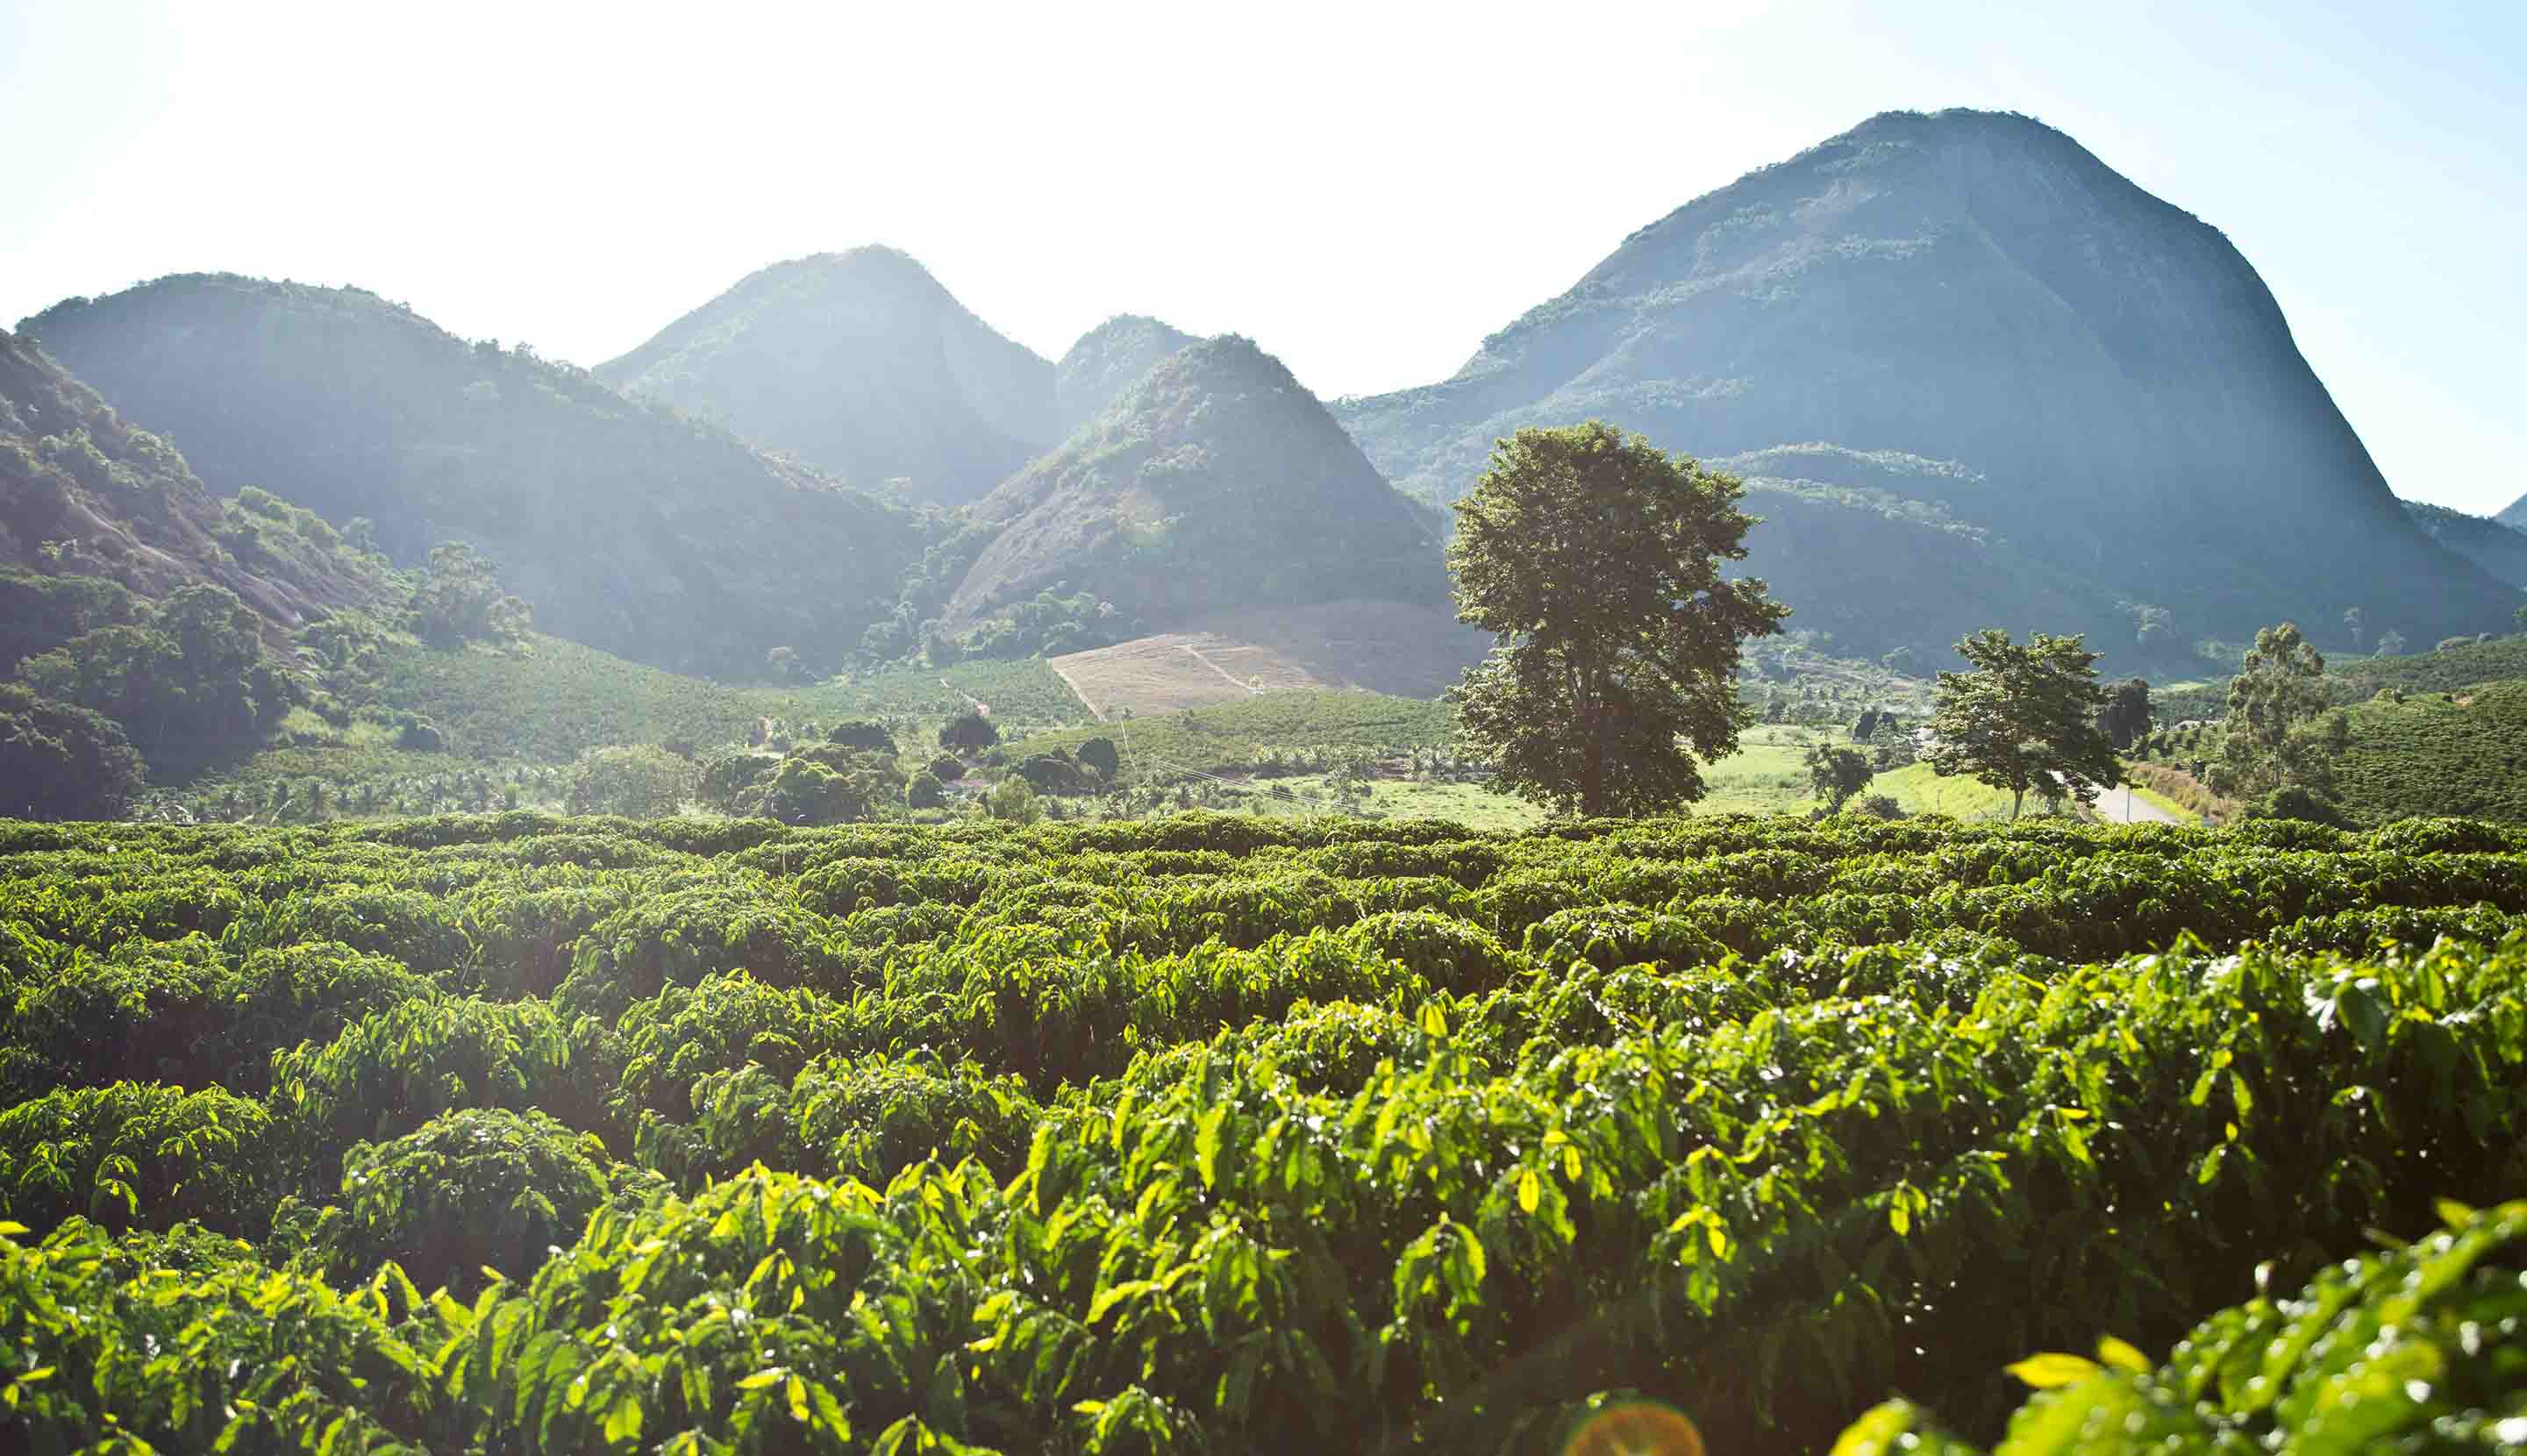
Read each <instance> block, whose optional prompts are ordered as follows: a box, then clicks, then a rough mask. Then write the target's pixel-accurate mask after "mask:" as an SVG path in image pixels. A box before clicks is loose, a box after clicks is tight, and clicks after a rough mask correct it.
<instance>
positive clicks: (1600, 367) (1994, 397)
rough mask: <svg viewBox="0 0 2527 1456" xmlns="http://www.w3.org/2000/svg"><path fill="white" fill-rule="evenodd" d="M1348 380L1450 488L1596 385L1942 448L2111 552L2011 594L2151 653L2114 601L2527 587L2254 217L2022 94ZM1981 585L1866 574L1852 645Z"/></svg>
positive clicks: (1589, 400) (1386, 455)
mask: <svg viewBox="0 0 2527 1456" xmlns="http://www.w3.org/2000/svg"><path fill="white" fill-rule="evenodd" d="M1339 413H1340V414H1341V416H1342V418H1343V419H1344V421H1345V423H1346V424H1347V425H1348V426H1349V427H1350V428H1351V430H1352V431H1353V433H1354V434H1355V436H1356V437H1357V438H1358V439H1359V440H1360V441H1361V442H1362V444H1363V445H1364V447H1365V448H1366V449H1367V452H1368V455H1369V457H1370V458H1371V459H1372V460H1374V461H1375V462H1376V463H1377V465H1378V467H1379V468H1380V469H1381V470H1383V471H1385V472H1386V474H1387V475H1388V477H1389V478H1390V479H1392V480H1394V481H1395V482H1396V483H1397V484H1398V485H1399V486H1401V487H1403V488H1405V489H1407V490H1413V491H1422V492H1428V493H1431V494H1437V495H1439V496H1441V497H1443V498H1446V497H1453V496H1455V495H1458V494H1462V493H1463V492H1464V491H1465V490H1466V489H1467V488H1468V486H1469V485H1470V483H1471V481H1472V480H1473V478H1474V476H1475V474H1476V473H1477V472H1478V471H1479V470H1480V469H1481V466H1482V463H1483V461H1484V458H1485V457H1486V455H1487V453H1488V451H1489V448H1490V444H1491V442H1492V440H1493V439H1494V438H1495V437H1497V436H1499V435H1502V434H1506V433H1508V432H1509V431H1511V430H1513V429H1515V428H1516V427H1518V426H1521V425H1526V424H1566V423H1571V422H1573V421H1577V420H1580V419H1584V418H1587V417H1590V416H1598V417H1602V418H1605V419H1609V420H1614V421H1618V422H1621V423H1623V424H1624V425H1625V426H1627V427H1631V428H1637V429H1640V430H1642V431H1644V432H1645V433H1647V434H1648V435H1649V436H1650V437H1651V438H1652V439H1653V440H1655V441H1657V442H1659V443H1661V444H1662V445H1665V446H1667V447H1669V448H1672V449H1679V450H1686V451H1690V452H1692V453H1695V454H1697V455H1703V456H1721V455H1736V454H1742V453H1744V452H1748V451H1760V450H1766V449H1770V448H1773V447H1776V446H1781V445H1791V444H1803V443H1812V442H1824V443H1826V444H1828V445H1832V446H1838V447H1842V448H1845V449H1849V450H1852V451H1858V452H1880V451H1899V452H1902V453H1903V454H1905V455H1908V456H1913V457H1918V458H1920V459H1922V460H1926V461H1932V462H1939V463H1940V464H1941V465H1942V467H1943V468H1945V469H1947V470H1948V472H1949V473H1948V475H1947V476H1946V478H1944V479H1942V480H1940V481H1939V482H1937V484H1936V486H1935V487H1934V488H1931V487H1926V488H1924V489H1923V490H1921V491H1920V492H1919V493H1918V494H1913V495H1911V496H1910V497H1908V498H1909V499H1910V500H1913V501H1918V502H1920V503H1922V504H1925V505H1932V504H1935V505H1937V506H1939V507H1941V508H1942V509H1943V511H1944V513H1945V514H1947V515H1950V516H1953V517H1954V518H1956V519H1958V520H1960V521H1962V522H1963V523H1965V524H1968V525H1971V526H1974V527H1976V528H1979V529H1981V530H1983V531H1985V532H1987V533H1989V534H1990V535H1991V536H1992V537H1994V538H1996V539H1998V540H2001V541H2005V542H2007V543H2010V544H2012V545H2013V546H2014V547H2015V549H2016V550H2017V551H2019V552H2021V553H2023V554H2024V556H2026V557H2027V558H2028V559H2031V560H2034V561H2037V562H2041V563H2045V564H2047V565H2049V566H2052V567H2055V568H2058V569H2059V570H2060V571H2062V572H2065V573H2069V574H2072V575H2075V576H2077V577H2078V578H2080V579H2082V580H2084V581H2085V582H2087V583H2089V588H2088V590H2087V591H2086V593H2085V594H2084V595H2085V597H2086V598H2087V599H2088V600H2089V602H2091V603H2092V604H2091V605H2090V606H2089V608H2088V610H2087V612H2086V613H2085V614H2084V615H2081V616H2079V617H2076V618H2073V619H2070V620H2062V619H2058V618H2057V619H2054V620H2051V621H2034V620H2021V621H2015V622H2011V623H2010V625H2012V626H2016V627H2026V626H2044V627H2047V628H2050V629H2054V630H2063V629H2068V630H2085V631H2088V632H2089V634H2090V635H2091V637H2092V639H2093V640H2095V641H2096V642H2098V643H2099V644H2101V645H2104V646H2108V647H2109V648H2112V647H2114V646H2116V645H2117V644H2118V643H2125V644H2133V647H2132V649H2130V650H2128V651H2127V653H2119V654H2118V657H2117V660H2118V661H2124V660H2136V665H2147V661H2148V652H2147V651H2146V650H2141V649H2140V644H2138V643H2137V642H2136V641H2135V638H2136V634H2135V633H2134V632H2133V630H2132V625H2133V624H2132V622H2131V620H2129V619H2127V620H2120V621H2119V620H2117V617H2118V615H2119V612H2118V608H2116V607H2115V606H2114V605H2113V603H2115V602H2118V601H2125V600H2129V601H2131V602H2135V603H2140V604H2146V605H2154V606H2157V607H2160V608H2162V609H2163V610H2164V611H2165V612H2166V613H2168V615H2169V617H2170V623H2169V628H2170V630H2169V631H2168V632H2167V633H2166V634H2165V635H2164V636H2163V637H2162V638H2160V639H2159V641H2161V642H2162V643H2164V644H2165V649H2164V650H2166V651H2169V652H2173V651H2176V650H2181V649H2180V647H2179V645H2180V644H2182V643H2190V642H2192V641H2195V640H2197V639H2200V638H2204V637H2214V636H2216V637H2225V638H2232V639H2235V638H2240V637H2243V636H2245V635H2247V634H2249V633H2250V632H2251V630H2252V628H2253V627H2254V626H2255V625H2257V624H2261V623H2269V622H2272V621H2276V620H2280V619H2283V618H2286V617H2294V618H2297V619H2299V620H2305V621H2316V620H2332V619H2334V618H2336V617H2338V616H2340V615H2341V613H2342V612H2343V610H2344V608H2346V607H2347V606H2351V605H2359V606H2362V607H2363V608H2364V609H2365V610H2366V611H2367V612H2368V614H2369V616H2370V618H2371V620H2372V621H2373V622H2375V623H2377V624H2379V625H2380V627H2382V628H2383V627H2386V626H2396V627H2398V628H2399V629H2400V630H2401V631H2402V632H2403V633H2404V634H2405V635H2406V636H2407V637H2408V638H2411V639H2414V640H2419V641H2429V640H2434V639H2436V638H2438V637H2440V636H2445V635H2449V634H2453V633H2456V632H2459V631H2477V630H2483V629H2485V628H2489V627H2493V626H2497V625H2499V624H2500V622H2501V620H2502V619H2503V618H2505V617H2506V616H2507V614H2508V605H2507V600H2508V597H2509V594H2507V593H2505V592H2504V591H2503V590H2502V589H2501V587H2500V586H2499V585H2498V584H2497V583H2495V582H2493V581H2492V580H2491V579H2490V578H2488V577H2486V576H2485V575H2484V574H2483V573H2482V572H2481V571H2480V570H2478V569H2477V568H2476V567H2474V566H2473V565H2472V564H2471V563H2469V562H2466V561H2464V560H2462V559H2460V558H2458V557H2456V556H2454V555H2452V554H2451V553H2450V552H2448V551H2446V550H2444V549H2442V548H2440V547H2439V546H2435V545H2434V544H2433V543H2431V542H2430V541H2429V540H2428V539H2427V538H2426V537H2425V536H2423V534H2422V533H2421V532H2420V531H2419V530H2418V529H2417V528H2415V527H2414V526H2413V524H2412V523H2411V522H2410V521H2409V520H2407V519H2406V518H2405V517H2404V515H2403V513H2402V512H2401V511H2400V510H2399V509H2398V506H2397V502H2396V500H2395V499H2394V497H2393V496H2392V495H2391V494H2389V493H2388V490H2387V487H2386V483H2385V482H2384V480H2383V479H2381V477H2380V475H2379V473H2378V469H2377V467H2376V466H2375V464H2373V463H2372V462H2371V460H2370V458H2369V454H2368V452H2367V450H2366V449H2365V448H2363V447H2362V445H2361V443H2360V441H2359V438H2358V437H2357V436H2356V435H2355V434H2353V432H2352V430H2351V428H2350V426H2349V425H2348V424H2347V423H2346V422H2345V420H2344V418H2343V416H2342V414H2341V413H2340V412H2339V411H2338V410H2336V408H2335V406H2334V403H2333V401H2332V399H2331V398H2330V397H2329V396H2328V394H2327V393H2326V390H2325V387H2324V386H2323V385H2322V384H2321V383H2320V382H2319V381H2318V380H2317V378H2316V376H2315V375H2314V373H2313V372H2311V371H2310V370H2309V368H2308V366H2307V363H2306V361H2305V360H2304V359H2303V358H2301V357H2300V355H2299V353H2298V350H2297V347H2296V345H2295V343H2294V342H2293V340H2292V338H2291V334H2290V329H2289V326H2288V325H2287V324H2286V323H2285V322H2284V320H2283V318H2282V314H2281V310H2280V308H2279V306H2278V305H2277V304H2275V302H2274V300H2273V298H2272V295H2271V294H2270V292H2268V291H2267V290H2266V289H2265V287H2264V286H2263V283H2262V281H2261V280H2260V279H2258V278H2257V277H2256V275H2255V272H2254V270H2253V269H2252V268H2251V267H2249V266H2248V265H2247V263H2246V261H2245V259H2244V258H2243V257H2241V256H2240V255H2239V253H2238V251H2237V249H2236V248H2234V247H2232V246H2231V245H2230V243H2229V241H2228V239H2227V238H2225V237H2224V236H2222V235H2221V234H2220V233H2219V232H2218V231H2217V230H2216V229H2214V228H2212V227H2210V226H2209V225H2207V224H2205V223H2203V222H2201V221H2199V220H2198V219H2196V218H2193V217H2192V216H2191V215H2189V214H2187V213H2185V212H2182V211H2180V210H2179V209H2177V208H2175V207H2172V206H2170V205H2168V204H2167V203H2165V202H2162V201H2160V200H2159V199H2157V198H2155V197H2152V196H2150V195H2149V194H2148V193H2146V192H2144V191H2142V190H2141V189H2140V188H2139V187H2137V186H2135V185H2133V184H2132V183H2131V182H2128V181H2126V180H2125V179H2124V178H2122V177H2120V176H2118V175H2117V174H2116V173H2115V172H2113V171H2112V170H2111V169H2109V168H2108V167H2106V166H2105V165H2104V164H2103V163H2101V162H2099V161H2098V160H2097V159H2096V158H2095V157H2093V156H2091V155H2089V153H2088V152H2087V151H2086V150H2084V149H2082V148H2081V147H2080V146H2079V144H2078V143H2076V142H2074V141H2073V140H2072V139H2071V138H2069V137H2067V136H2064V135H2063V134H2061V133H2060V132H2058V131H2055V130H2051V129H2049V128H2047V127H2044V126H2042V125H2040V124H2038V123H2037V122H2034V121H2032V120H2029V119H2027V118H2024V117H2017V116H2005V115H1995V114H1988V113H1978V112H1962V111H1951V112H1941V113H1938V114H1936V115H1930V116H1925V115H1920V114H1909V113H1905V114H1888V115H1884V116H1880V117H1877V118H1875V119H1873V120H1871V121H1869V122H1867V123H1865V124H1863V125H1862V126H1860V127H1858V128H1856V129H1854V130H1851V131H1849V132H1846V133H1844V134H1843V135H1841V136H1837V137H1835V138H1833V139H1831V140H1830V141H1827V142H1825V143H1823V144H1822V145H1819V146H1817V147H1814V148H1811V149H1810V150H1808V151H1806V152H1803V153H1801V154H1799V155H1798V156H1797V157H1795V158H1792V159H1791V160H1789V161H1787V162H1785V163H1782V164H1780V165H1778V166H1774V167H1768V168H1765V169H1762V170H1760V171H1758V172H1755V173H1752V174H1749V175H1748V176H1747V177H1745V178H1742V179H1740V180H1739V181H1737V182H1733V183H1731V184H1730V185H1728V186H1727V187H1724V188H1722V189H1721V190H1719V191H1717V192H1713V193H1711V194H1709V195H1707V196H1704V197H1702V198H1699V199H1697V200H1695V201H1694V202H1691V203H1689V204H1687V205H1686V206H1684V207H1682V208H1679V209H1677V210H1676V212H1674V213H1672V214H1670V215H1669V216H1667V217H1665V218H1663V219H1661V220H1659V221H1658V222H1656V223H1654V224H1652V225H1651V226H1649V227H1647V228H1644V229H1642V230H1640V231H1639V232H1637V233H1635V234H1632V235H1631V236H1630V237H1629V238H1627V239H1625V240H1624V244H1623V246H1622V247H1620V248H1618V249H1617V250H1616V251H1615V252H1614V253H1613V254H1612V255H1610V256H1609V257H1607V258H1606V260H1605V261H1604V262H1602V263H1600V264H1598V265H1597V266H1596V267H1595V268H1594V269H1592V270H1590V271H1589V273H1588V275H1587V276H1586V277H1585V278H1583V279H1581V280H1580V281H1579V283H1578V284H1577V285H1575V286H1573V287H1572V288H1571V289H1570V290H1569V291H1567V292H1565V293H1563V294H1562V295H1561V296H1559V297H1557V298H1554V299H1551V300H1549V301H1547V302H1545V303H1543V304H1540V305H1538V306H1537V307H1535V308H1534V309H1531V310H1529V311H1528V312H1527V313H1526V314H1525V315H1524V316H1523V317H1521V318H1520V319H1518V320H1517V321H1516V322H1514V323H1512V324H1511V325H1510V326H1509V327H1508V328H1506V329H1504V330H1502V331H1501V332H1500V333H1498V334H1495V335H1493V336H1492V337H1490V338H1487V339H1485V340H1484V342H1483V345H1482V347H1481V348H1480V349H1479V350H1478V351H1477V352H1476V353H1475V355H1474V356H1473V357H1472V358H1471V359H1470V360H1469V361H1468V362H1467V364H1466V365H1465V367H1464V368H1462V369H1460V370H1459V371H1458V372H1457V374H1456V375H1455V376H1454V377H1452V378H1450V379H1448V380H1445V381H1443V382H1441V383H1439V384H1435V385H1431V386H1428V387H1425V388H1421V389H1416V390H1404V391H1402V392H1399V393H1394V394H1386V395H1380V396H1376V397H1373V398H1367V399H1358V400H1351V401H1345V402H1344V403H1342V404H1341V405H1340V406H1339ZM1750 545H1751V546H1753V548H1754V549H1753V555H1752V559H1750V561H1749V563H1748V567H1747V569H1748V570H1749V571H1750V572H1752V573H1754V574H1757V575H1764V576H1768V577H1773V578H1782V577H1784V576H1785V575H1786V571H1785V569H1784V567H1783V566H1782V565H1781V564H1780V563H1781V561H1782V559H1783V556H1784V550H1783V546H1786V545H1788V544H1787V543H1786V542H1784V543H1782V544H1780V545H1767V544H1766V543H1763V542H1762V541H1760V540H1757V541H1755V542H1752V543H1750ZM1887 549H1888V550H1889V552H1890V553H1894V552H1896V551H1898V550H1900V546H1899V544H1898V543H1897V542H1896V541H1894V540H1891V539H1890V541H1889V542H1888V546H1887ZM1829 585H1830V584H1829ZM1952 589H1953V583H1952V582H1951V581H1950V580H1949V579H1948V577H1947V576H1946V575H1945V574H1944V573H1939V572H1926V573H1922V574H1921V575H1920V576H1919V578H1918V579H1917V580H1916V581H1914V582H1913V583H1912V584H1911V585H1910V587H1909V588H1907V589H1905V590H1903V591H1902V592H1901V593H1900V594H1898V595H1896V596H1894V597H1892V598H1888V597H1884V596H1879V597H1876V598H1875V599H1871V600H1868V601H1867V602H1866V603H1865V607H1866V610H1865V612H1864V611H1858V610H1855V611H1854V612H1853V613H1852V614H1851V615H1852V616H1853V617H1854V619H1855V620H1857V619H1859V618H1861V617H1864V616H1865V617H1867V618H1869V619H1873V620H1874V621H1875V622H1876V623H1877V626H1876V629H1875V633H1874V635H1869V636H1864V637H1862V638H1860V639H1859V640H1854V641H1850V642H1848V643H1846V644H1845V645H1846V646H1847V647H1849V648H1853V649H1857V650H1864V651H1872V652H1874V651H1875V650H1882V648H1884V647H1891V646H1895V645H1909V646H1913V647H1915V648H1917V649H1920V648H1936V647H1940V646H1943V638H1944V635H1945V634H1944V630H1932V629H1931V628H1930V626H1929V625H1928V622H1927V620H1926V615H1925V613H1926V609H1927V608H1930V607H1932V606H1934V604H1935V603H1936V602H1937V601H1938V599H1939V598H1942V597H1944V596H1945V595H1946V594H1948V593H1949V592H1950V591H1951V590H1952ZM1784 595H1785V596H1787V595H1788V594H1784ZM1788 599H1791V600H1793V601H1795V602H1796V603H1797V604H1798V605H1799V606H1801V607H1802V608H1804V609H1806V610H1808V611H1810V612H1817V613H1819V614H1831V613H1833V612H1834V611H1835V610H1836V609H1837V608H1840V607H1843V606H1846V605H1853V606H1857V605H1859V604H1858V603H1852V602H1849V601H1848V600H1847V599H1846V600H1842V601H1837V600H1835V599H1833V598H1830V597H1829V598H1800V597H1795V596H1789V597H1788ZM1800 625H1802V626H1804V625H1807V624H1806V622H1804V621H1803V622H1802V623H1801V624H1800ZM1854 630H1855V631H1858V630H1860V629H1858V628H1857V627H1855V629H1854Z"/></svg>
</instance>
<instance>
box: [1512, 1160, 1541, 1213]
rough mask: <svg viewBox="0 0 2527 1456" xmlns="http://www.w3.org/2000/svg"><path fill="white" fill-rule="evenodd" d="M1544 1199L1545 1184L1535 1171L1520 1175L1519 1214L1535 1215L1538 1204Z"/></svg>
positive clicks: (1530, 1170) (1523, 1172)
mask: <svg viewBox="0 0 2527 1456" xmlns="http://www.w3.org/2000/svg"><path fill="white" fill-rule="evenodd" d="M1543 1197H1544V1182H1543V1180H1542V1179H1540V1178H1538V1177H1537V1176H1536V1175H1535V1170H1534V1169H1531V1168H1530V1169H1527V1170H1523V1171H1521V1173H1520V1174H1519V1175H1518V1208H1519V1212H1520V1213H1522V1214H1531V1213H1534V1212H1535V1206H1536V1204H1537V1203H1538V1202H1539V1201H1540V1200H1541V1199H1542V1198H1543Z"/></svg>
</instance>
